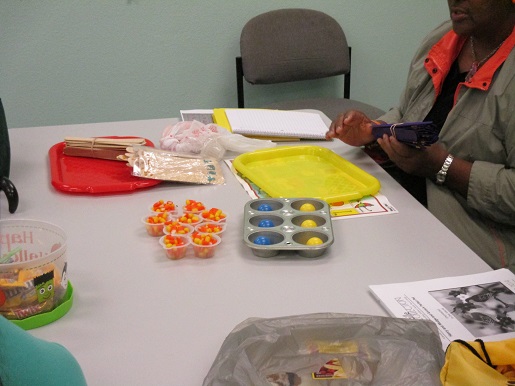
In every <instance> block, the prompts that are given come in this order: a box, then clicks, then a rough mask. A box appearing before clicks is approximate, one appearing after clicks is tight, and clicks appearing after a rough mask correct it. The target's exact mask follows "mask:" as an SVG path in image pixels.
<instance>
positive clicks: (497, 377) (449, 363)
mask: <svg viewBox="0 0 515 386" xmlns="http://www.w3.org/2000/svg"><path fill="white" fill-rule="evenodd" d="M440 380H441V382H442V385H443V386H467V385H474V386H477V385H488V386H496V385H502V386H507V385H515V339H508V340H503V341H499V342H483V341H482V340H480V339H477V340H476V341H474V342H464V341H462V340H455V341H453V342H451V344H450V345H449V346H448V347H447V351H446V353H445V363H444V366H443V368H442V371H441V372H440Z"/></svg>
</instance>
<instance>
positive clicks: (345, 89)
mask: <svg viewBox="0 0 515 386" xmlns="http://www.w3.org/2000/svg"><path fill="white" fill-rule="evenodd" d="M351 59H352V57H351V48H350V47H349V64H350V68H349V72H348V73H347V74H345V76H344V84H343V97H344V98H345V99H350V71H351V68H352V60H351Z"/></svg>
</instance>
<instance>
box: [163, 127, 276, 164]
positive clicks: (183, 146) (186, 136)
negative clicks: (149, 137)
mask: <svg viewBox="0 0 515 386" xmlns="http://www.w3.org/2000/svg"><path fill="white" fill-rule="evenodd" d="M159 143H160V147H161V149H163V150H168V151H173V152H176V153H180V154H187V155H200V156H201V157H208V158H215V159H218V160H220V159H222V158H223V156H224V154H225V152H226V150H229V151H234V152H236V153H246V152H249V151H254V150H258V149H264V148H270V147H274V146H276V144H275V143H274V142H272V141H267V140H261V139H254V138H247V137H244V136H242V135H239V134H232V133H230V132H229V131H228V130H227V129H225V128H223V127H221V126H218V125H215V124H212V123H210V124H204V123H202V122H198V121H182V122H178V123H176V124H175V125H170V126H167V127H166V128H165V129H164V131H163V134H162V135H161V139H160V140H159Z"/></svg>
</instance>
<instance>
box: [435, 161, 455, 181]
mask: <svg viewBox="0 0 515 386" xmlns="http://www.w3.org/2000/svg"><path fill="white" fill-rule="evenodd" d="M453 160H454V156H453V155H452V154H449V155H448V156H447V158H445V161H444V163H443V165H442V168H441V169H440V171H439V172H438V173H436V184H437V185H443V183H444V182H445V179H446V178H447V171H448V170H449V167H450V166H451V164H452V161H453Z"/></svg>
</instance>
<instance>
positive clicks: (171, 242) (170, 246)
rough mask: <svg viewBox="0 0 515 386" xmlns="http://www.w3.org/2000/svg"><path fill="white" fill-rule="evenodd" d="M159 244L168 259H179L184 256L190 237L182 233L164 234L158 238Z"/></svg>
mask: <svg viewBox="0 0 515 386" xmlns="http://www.w3.org/2000/svg"><path fill="white" fill-rule="evenodd" d="M159 244H161V246H162V247H163V249H164V251H165V254H166V257H168V258H169V259H170V260H180V259H182V258H183V257H184V256H186V252H187V250H188V246H189V245H190V244H191V239H190V237H188V236H183V235H164V236H163V237H161V238H160V239H159Z"/></svg>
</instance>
